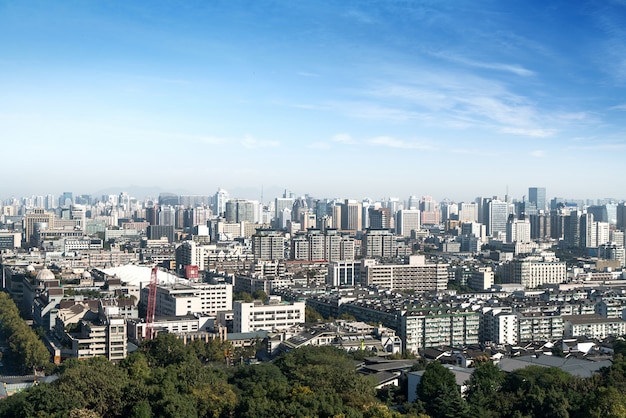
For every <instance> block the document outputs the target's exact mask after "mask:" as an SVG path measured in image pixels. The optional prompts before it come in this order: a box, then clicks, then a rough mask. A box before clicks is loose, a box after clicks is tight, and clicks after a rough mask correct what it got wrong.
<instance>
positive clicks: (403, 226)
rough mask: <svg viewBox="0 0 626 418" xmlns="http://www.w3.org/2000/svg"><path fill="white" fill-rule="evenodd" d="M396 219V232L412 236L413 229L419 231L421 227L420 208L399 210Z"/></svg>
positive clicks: (404, 235)
mask: <svg viewBox="0 0 626 418" xmlns="http://www.w3.org/2000/svg"><path fill="white" fill-rule="evenodd" d="M396 219H397V220H396V234H398V235H401V236H403V237H410V236H411V231H419V230H420V228H421V224H420V220H421V218H420V211H419V209H402V210H399V211H398V212H397V214H396Z"/></svg>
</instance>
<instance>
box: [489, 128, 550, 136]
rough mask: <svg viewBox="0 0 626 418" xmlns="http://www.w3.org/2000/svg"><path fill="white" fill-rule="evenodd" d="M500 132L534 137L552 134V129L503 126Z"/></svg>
mask: <svg viewBox="0 0 626 418" xmlns="http://www.w3.org/2000/svg"><path fill="white" fill-rule="evenodd" d="M500 132H502V133H504V134H513V135H522V136H531V137H534V138H547V137H549V136H552V135H554V130H551V129H540V128H537V129H524V128H512V127H504V128H502V129H500Z"/></svg>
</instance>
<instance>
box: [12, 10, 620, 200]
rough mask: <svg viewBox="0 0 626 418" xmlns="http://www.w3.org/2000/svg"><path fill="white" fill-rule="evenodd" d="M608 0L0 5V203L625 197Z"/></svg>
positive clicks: (616, 56)
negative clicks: (115, 194)
mask: <svg viewBox="0 0 626 418" xmlns="http://www.w3.org/2000/svg"><path fill="white" fill-rule="evenodd" d="M624 157H626V1H625V0H615V1H610V0H607V1H589V2H587V1H584V0H583V1H575V2H572V1H549V2H545V1H501V0H494V1H484V0H471V1H460V0H459V1H421V0H414V1H407V0H404V1H403V0H385V1H382V0H380V1H379V0H369V1H367V0H342V1H336V0H315V1H313V0H308V1H307V0H303V1H292V0H259V1H239V0H224V1H220V0H216V1H191V0H190V1H174V0H169V1H160V0H150V1H142V0H137V1H130V2H117V1H97V0H94V1H82V0H80V1H78V0H77V1H63V0H59V1H47V0H46V1H32V0H0V161H1V163H0V198H6V197H8V196H28V195H32V194H35V195H40V194H47V193H55V194H57V195H58V194H60V193H61V192H62V191H72V192H74V193H75V194H83V193H85V194H91V193H95V192H97V191H99V190H105V189H110V188H120V190H119V191H122V189H123V188H125V187H128V186H129V185H137V186H142V187H152V188H158V189H159V190H163V191H169V192H175V193H186V194H214V193H215V191H216V190H217V188H218V187H221V188H224V189H226V190H228V191H229V192H230V194H231V196H233V195H236V194H238V193H239V194H247V195H240V196H233V197H242V198H255V199H258V198H259V196H260V195H261V190H264V191H265V192H264V197H265V198H266V199H271V198H273V197H274V196H271V195H270V194H271V193H272V192H273V191H278V190H283V189H288V190H291V191H293V192H294V193H295V194H296V195H304V194H309V195H313V196H316V197H345V198H348V197H349V198H363V197H369V198H373V199H379V198H385V197H399V198H401V199H406V198H408V196H409V195H417V196H422V195H431V196H433V197H435V199H438V200H441V199H444V198H446V199H450V200H454V201H468V200H473V199H474V198H475V197H476V196H496V195H497V196H501V197H503V196H504V194H505V193H506V192H507V190H508V193H509V195H510V196H512V197H514V198H518V199H521V198H522V197H523V196H524V195H527V193H528V187H535V186H538V187H546V189H547V195H548V198H551V197H554V196H559V197H565V198H580V199H582V198H590V199H597V198H607V197H612V198H617V199H624V198H626V193H625V191H626V190H625V187H624V180H623V179H624V172H625V171H626V170H625V169H624V167H625V158H624Z"/></svg>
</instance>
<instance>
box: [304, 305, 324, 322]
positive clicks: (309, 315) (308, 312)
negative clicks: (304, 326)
mask: <svg viewBox="0 0 626 418" xmlns="http://www.w3.org/2000/svg"><path fill="white" fill-rule="evenodd" d="M304 318H305V321H306V322H310V323H316V322H322V321H323V320H324V317H323V316H322V315H321V314H320V313H319V312H317V311H316V310H315V308H313V307H312V306H306V307H305V308H304Z"/></svg>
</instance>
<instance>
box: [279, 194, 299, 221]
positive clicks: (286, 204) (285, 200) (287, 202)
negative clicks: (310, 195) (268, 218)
mask: <svg viewBox="0 0 626 418" xmlns="http://www.w3.org/2000/svg"><path fill="white" fill-rule="evenodd" d="M294 200H295V199H293V198H291V197H277V198H276V199H274V217H275V219H278V218H279V217H280V214H281V213H282V212H283V210H285V209H289V212H290V213H291V212H292V210H293V202H294Z"/></svg>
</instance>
